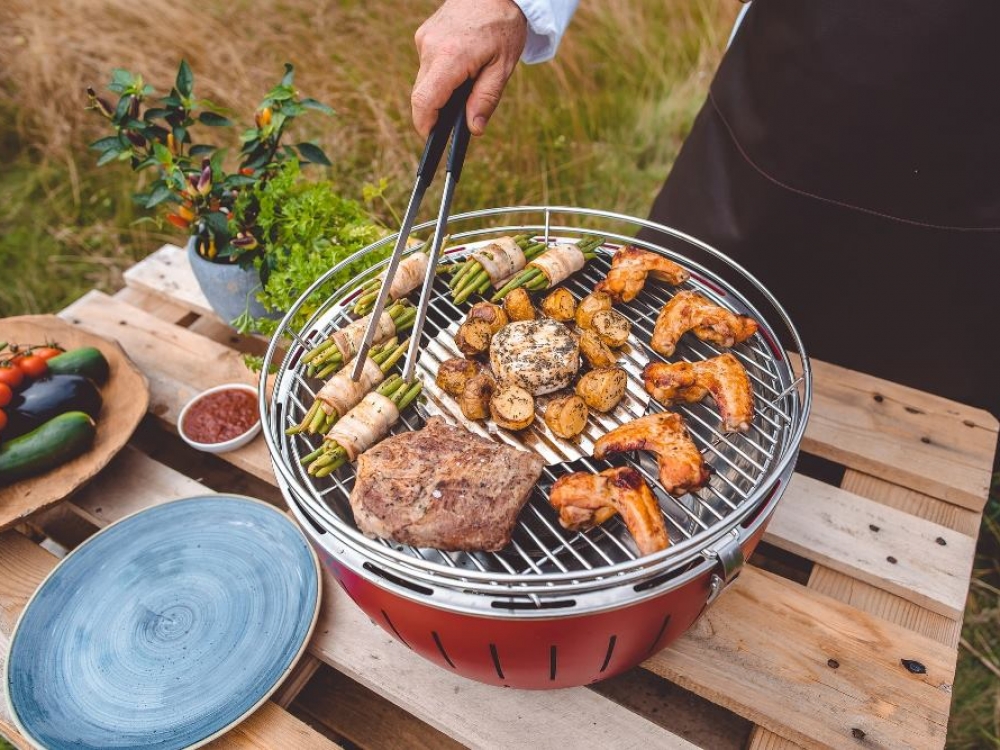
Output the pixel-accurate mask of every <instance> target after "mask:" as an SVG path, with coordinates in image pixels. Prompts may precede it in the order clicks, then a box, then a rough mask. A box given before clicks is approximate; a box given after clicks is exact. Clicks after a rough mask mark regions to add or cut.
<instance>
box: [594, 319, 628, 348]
mask: <svg viewBox="0 0 1000 750" xmlns="http://www.w3.org/2000/svg"><path fill="white" fill-rule="evenodd" d="M590 329H591V330H592V331H593V332H594V333H596V334H597V337H598V338H599V339H600V340H601V341H602V342H604V343H605V344H607V345H608V346H610V347H613V348H615V349H617V348H618V347H619V346H624V345H625V342H626V341H628V334H629V331H631V330H632V324H631V323H629V322H628V318H626V317H625V316H624V315H622V314H621V313H620V312H618V311H617V310H601V311H599V312H596V313H594V316H593V317H592V318H591V319H590Z"/></svg>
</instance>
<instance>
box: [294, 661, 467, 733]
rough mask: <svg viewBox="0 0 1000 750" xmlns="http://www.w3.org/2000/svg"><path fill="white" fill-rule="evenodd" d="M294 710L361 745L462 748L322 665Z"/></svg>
mask: <svg viewBox="0 0 1000 750" xmlns="http://www.w3.org/2000/svg"><path fill="white" fill-rule="evenodd" d="M295 710H296V711H297V712H299V713H300V715H302V714H304V715H305V716H307V717H308V719H309V720H310V723H312V722H316V723H319V724H322V725H323V726H324V727H326V728H327V729H329V730H330V731H331V732H333V733H334V734H337V735H340V736H342V737H344V739H346V740H348V741H350V742H351V743H352V744H354V745H358V746H359V747H362V748H384V747H399V748H407V750H460V749H461V748H463V747H465V746H464V745H462V744H461V743H458V742H455V740H453V739H451V738H450V737H448V735H446V734H443V733H442V732H439V731H438V730H437V729H434V728H433V727H430V726H428V725H427V724H425V723H424V722H422V721H419V720H417V719H416V718H415V717H413V716H411V715H410V714H408V713H407V712H406V711H404V710H403V709H402V708H400V707H399V706H396V705H394V704H393V703H390V702H389V701H387V700H386V699H385V698H382V697H381V696H379V695H377V694H376V693H373V692H372V691H371V690H369V689H368V688H365V687H362V686H361V685H359V684H358V683H356V682H355V681H354V680H352V679H350V678H348V677H346V676H344V675H343V674H341V673H340V672H338V671H337V670H335V669H331V668H330V667H324V668H323V669H322V670H321V671H320V673H319V674H318V675H317V676H316V678H315V679H314V680H313V681H312V682H311V683H310V684H309V687H308V688H306V690H305V691H304V692H303V693H302V695H301V697H300V698H299V700H298V701H297V702H296V705H295Z"/></svg>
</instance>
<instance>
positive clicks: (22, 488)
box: [0, 315, 149, 531]
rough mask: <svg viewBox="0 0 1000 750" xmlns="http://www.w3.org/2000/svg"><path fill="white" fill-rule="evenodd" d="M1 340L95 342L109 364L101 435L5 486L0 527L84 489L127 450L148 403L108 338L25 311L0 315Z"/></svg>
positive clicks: (145, 389) (0, 493) (69, 345)
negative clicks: (64, 458) (52, 466)
mask: <svg viewBox="0 0 1000 750" xmlns="http://www.w3.org/2000/svg"><path fill="white" fill-rule="evenodd" d="M0 341H10V342H13V343H17V344H42V343H45V342H47V341H55V342H57V343H58V344H59V345H60V346H62V347H63V348H65V349H75V348H77V347H81V346H93V347H96V348H97V349H99V350H100V351H101V353H102V354H103V355H104V357H105V359H107V360H108V364H109V365H110V369H111V374H110V376H109V377H108V381H107V382H106V383H105V384H104V385H102V386H101V389H100V390H101V396H102V397H103V399H104V406H103V407H102V408H101V413H100V414H98V415H97V437H96V438H95V440H94V444H93V446H91V448H90V450H88V451H87V452H86V453H84V454H83V455H82V456H78V457H77V458H75V459H73V460H72V461H69V462H68V463H65V464H63V465H62V466H59V467H56V468H55V469H52V470H51V471H48V472H46V473H44V474H39V475H38V476H34V477H28V478H26V479H20V480H18V481H16V482H14V483H13V484H10V485H4V486H2V487H0V531H3V530H4V529H7V528H10V527H11V526H14V525H15V524H18V523H20V522H21V521H23V520H24V519H25V518H27V517H28V516H30V515H31V514H32V513H36V512H37V511H39V510H43V509H45V508H48V507H49V506H51V505H54V504H55V503H57V502H59V501H60V500H62V499H63V498H65V497H67V496H68V495H70V494H71V493H73V492H74V491H75V490H77V489H79V488H80V487H81V486H83V484H85V483H86V482H87V481H88V480H89V479H90V478H91V477H93V476H94V475H96V474H97V472H99V471H100V470H101V469H102V468H104V466H105V465H106V464H107V463H108V461H110V460H111V459H112V458H113V457H114V455H115V454H116V453H117V452H118V451H120V450H121V449H122V447H123V446H124V445H125V443H126V442H128V439H129V438H130V437H131V436H132V433H133V432H134V431H135V428H136V427H137V426H138V424H139V421H140V420H141V419H142V418H143V416H144V415H145V414H146V409H147V408H148V407H149V386H148V385H147V384H146V378H145V376H144V375H143V374H142V373H141V372H140V371H139V369H138V368H137V367H136V366H135V365H134V364H133V363H132V362H131V360H129V358H128V357H127V356H125V352H124V351H122V348H121V347H120V346H119V345H118V344H116V343H114V342H112V341H108V340H107V339H103V338H101V337H100V336H95V335H94V334H92V333H87V332H86V331H84V330H81V329H80V328H77V327H75V326H71V325H70V324H69V323H67V322H66V321H64V320H62V319H60V318H57V317H55V316H54V315H22V316H20V317H16V318H3V319H0Z"/></svg>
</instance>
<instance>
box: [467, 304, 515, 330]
mask: <svg viewBox="0 0 1000 750" xmlns="http://www.w3.org/2000/svg"><path fill="white" fill-rule="evenodd" d="M465 319H466V320H481V321H483V322H484V323H485V324H486V325H488V326H489V327H490V334H494V333H496V332H497V331H499V330H500V329H501V328H503V327H504V326H505V325H507V324H508V323H509V322H510V319H509V318H508V317H507V313H505V312H504V311H503V308H502V307H500V305H494V304H493V303H492V302H477V303H476V304H474V305H473V306H472V309H471V310H469V314H468V315H467V316H466V318H465Z"/></svg>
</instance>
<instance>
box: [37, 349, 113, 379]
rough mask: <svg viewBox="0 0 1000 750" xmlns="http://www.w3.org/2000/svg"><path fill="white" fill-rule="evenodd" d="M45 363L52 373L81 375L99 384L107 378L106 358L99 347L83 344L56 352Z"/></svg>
mask: <svg viewBox="0 0 1000 750" xmlns="http://www.w3.org/2000/svg"><path fill="white" fill-rule="evenodd" d="M46 364H48V366H49V372H50V373H52V374H53V375H83V376H84V377H85V378H90V379H91V380H93V381H94V382H95V383H97V384H98V385H100V384H101V383H103V382H104V381H105V380H107V379H108V360H106V359H105V358H104V355H103V354H101V352H100V350H99V349H95V348H94V347H92V346H83V347H80V348H79V349H70V350H69V351H68V352H63V353H62V354H58V355H56V356H55V357H53V358H52V359H50V360H49V361H48V362H47V363H46Z"/></svg>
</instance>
